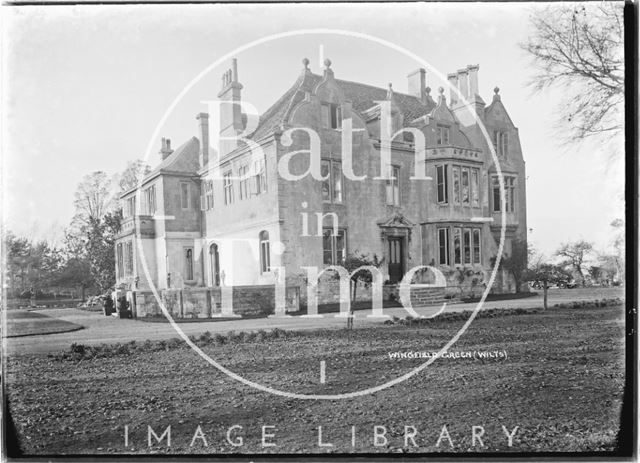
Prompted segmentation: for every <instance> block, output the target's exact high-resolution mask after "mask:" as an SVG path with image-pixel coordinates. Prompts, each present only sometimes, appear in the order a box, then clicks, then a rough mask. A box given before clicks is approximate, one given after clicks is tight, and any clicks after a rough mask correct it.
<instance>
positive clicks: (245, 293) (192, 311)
mask: <svg viewBox="0 0 640 463" xmlns="http://www.w3.org/2000/svg"><path fill="white" fill-rule="evenodd" d="M159 294H160V298H161V299H162V303H163V304H164V306H165V308H166V309H167V311H168V312H169V314H170V315H171V317H173V318H205V319H208V318H212V317H219V316H221V314H222V312H223V310H222V293H221V289H220V288H219V287H209V288H204V287H202V288H185V289H163V290H160V292H159ZM232 294H233V314H234V315H240V316H242V317H256V316H268V315H272V314H274V313H275V286H273V285H260V286H234V287H233V293H232ZM132 297H133V299H134V300H135V307H134V316H135V317H137V318H143V317H162V316H163V313H162V310H161V309H160V304H159V303H158V301H157V300H156V298H155V296H154V295H153V293H152V292H151V291H148V290H138V291H133V292H132ZM299 309H300V297H299V288H298V287H297V286H287V288H286V292H285V310H286V311H287V312H296V311H298V310H299Z"/></svg>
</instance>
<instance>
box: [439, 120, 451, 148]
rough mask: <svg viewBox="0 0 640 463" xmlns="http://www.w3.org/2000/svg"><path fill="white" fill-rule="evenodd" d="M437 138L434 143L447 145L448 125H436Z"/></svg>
mask: <svg viewBox="0 0 640 463" xmlns="http://www.w3.org/2000/svg"><path fill="white" fill-rule="evenodd" d="M437 130H438V139H437V140H436V143H437V144H438V145H448V144H449V127H447V126H445V125H438V129H437Z"/></svg>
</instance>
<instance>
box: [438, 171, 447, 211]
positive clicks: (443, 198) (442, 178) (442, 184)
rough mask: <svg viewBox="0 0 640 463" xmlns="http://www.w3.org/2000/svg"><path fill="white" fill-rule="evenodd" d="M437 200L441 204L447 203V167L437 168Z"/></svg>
mask: <svg viewBox="0 0 640 463" xmlns="http://www.w3.org/2000/svg"><path fill="white" fill-rule="evenodd" d="M436 182H437V200H438V202H439V203H447V202H448V195H447V166H446V165H444V166H436Z"/></svg>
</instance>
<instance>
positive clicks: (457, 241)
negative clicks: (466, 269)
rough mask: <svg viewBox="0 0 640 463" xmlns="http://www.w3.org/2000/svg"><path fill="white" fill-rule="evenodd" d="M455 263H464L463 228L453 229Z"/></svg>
mask: <svg viewBox="0 0 640 463" xmlns="http://www.w3.org/2000/svg"><path fill="white" fill-rule="evenodd" d="M453 263H454V264H461V263H462V229H461V228H454V229H453Z"/></svg>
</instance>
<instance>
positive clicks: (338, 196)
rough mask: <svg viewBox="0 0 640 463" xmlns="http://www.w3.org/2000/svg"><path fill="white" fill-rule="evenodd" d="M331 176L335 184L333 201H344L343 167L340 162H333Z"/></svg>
mask: <svg viewBox="0 0 640 463" xmlns="http://www.w3.org/2000/svg"><path fill="white" fill-rule="evenodd" d="M331 176H332V184H333V202H334V203H341V202H342V168H341V165H340V162H337V161H332V162H331Z"/></svg>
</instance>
